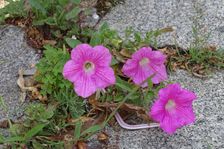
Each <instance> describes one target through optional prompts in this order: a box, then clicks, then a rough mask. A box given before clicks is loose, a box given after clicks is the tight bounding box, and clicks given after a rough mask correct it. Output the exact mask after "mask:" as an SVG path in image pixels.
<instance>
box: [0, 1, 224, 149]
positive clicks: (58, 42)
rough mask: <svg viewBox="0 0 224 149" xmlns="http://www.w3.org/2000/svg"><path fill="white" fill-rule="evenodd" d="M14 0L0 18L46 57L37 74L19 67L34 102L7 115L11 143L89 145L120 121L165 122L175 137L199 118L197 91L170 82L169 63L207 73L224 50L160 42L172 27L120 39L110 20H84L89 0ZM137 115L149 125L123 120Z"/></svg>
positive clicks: (219, 63)
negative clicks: (27, 74) (17, 115)
mask: <svg viewBox="0 0 224 149" xmlns="http://www.w3.org/2000/svg"><path fill="white" fill-rule="evenodd" d="M9 2H10V3H9V4H8V5H7V6H6V7H5V8H3V9H1V10H0V14H3V15H0V16H1V17H2V18H1V21H3V22H8V23H14V24H17V25H20V26H23V27H25V28H26V29H27V30H28V31H27V37H28V42H31V45H32V46H34V47H37V48H40V49H41V50H42V51H43V56H42V58H41V60H40V61H39V63H38V64H37V65H36V69H37V71H36V72H35V74H34V76H33V77H31V78H23V72H22V71H20V77H19V80H18V82H17V83H18V85H19V87H20V88H21V89H22V91H24V93H27V95H28V96H29V98H30V99H32V100H36V101H35V102H32V103H30V104H29V105H28V106H27V108H26V109H25V113H24V119H23V120H20V121H12V120H10V118H9V117H7V120H6V123H7V125H8V127H9V132H10V135H9V136H8V137H5V136H3V135H0V143H2V144H4V145H5V147H7V148H34V149H39V148H66V149H70V148H87V144H86V141H87V140H88V139H89V138H90V137H91V136H92V135H93V134H96V133H98V134H99V136H100V137H99V140H101V141H106V140H107V139H108V137H107V135H106V134H105V133H101V130H103V129H104V127H105V126H106V125H109V124H110V123H113V122H114V121H115V120H116V121H117V122H118V124H119V125H120V126H121V127H123V128H126V129H130V130H133V129H134V130H135V129H144V128H153V127H160V128H161V129H162V130H163V131H164V132H165V133H168V134H173V133H175V131H176V129H178V128H180V127H183V126H185V125H187V124H191V123H193V122H194V121H195V115H194V112H193V107H192V102H193V101H194V100H195V99H196V95H195V94H194V93H193V92H191V91H189V90H187V89H184V88H182V87H181V85H180V84H178V83H176V82H168V81H167V78H168V72H169V69H167V68H170V70H173V69H175V68H176V67H180V68H184V69H188V70H190V71H192V72H193V73H195V72H196V75H197V74H199V75H201V74H203V73H204V70H205V68H206V70H207V68H211V67H214V66H215V67H220V68H221V67H223V59H222V57H221V56H223V54H222V53H219V52H218V51H216V50H212V48H211V47H207V46H204V44H203V45H199V43H200V42H199V41H196V42H195V44H193V45H192V47H191V48H190V49H189V50H181V49H180V48H178V47H177V46H166V47H163V48H160V47H158V44H157V38H158V37H159V36H160V35H161V34H163V33H166V32H170V31H172V28H164V29H158V30H154V31H149V32H147V33H146V34H145V35H143V36H142V35H141V34H140V33H139V32H136V31H134V30H133V29H132V28H127V29H126V31H125V36H124V38H121V37H120V36H119V35H118V33H117V31H116V30H112V29H110V28H109V26H108V25H107V24H101V25H100V26H99V27H98V28H97V27H96V26H95V25H94V26H88V25H83V21H84V19H83V18H85V16H88V15H89V14H90V12H89V10H90V9H87V8H86V7H85V9H83V7H84V6H83V5H84V4H86V3H82V2H81V1H80V0H71V1H69V0H54V1H47V2H46V1H39V0H38V1H37V0H28V1H22V0H21V1H15V2H14V1H9ZM109 2H112V1H109ZM114 2H115V3H116V1H114ZM101 3H102V1H98V4H101ZM96 4H97V3H96ZM111 4H113V3H111ZM97 6H98V5H97ZM24 7H25V8H26V9H20V10H21V12H20V11H15V10H16V9H18V8H24ZM18 17H19V18H18ZM97 24H98V23H97ZM195 39H197V38H195ZM197 50H198V51H200V52H198V51H197ZM201 65H202V66H203V68H201V69H200V70H198V69H196V68H194V66H195V67H196V66H197V68H198V67H199V66H201ZM183 66H184V67H183ZM192 66H193V67H192ZM195 69H196V70H195ZM201 70H202V71H203V73H201V72H200V71H201ZM24 79H27V80H29V82H30V83H29V86H28V84H26V83H25V82H27V81H24ZM0 101H1V102H0V103H1V105H2V107H3V109H4V110H5V111H7V107H6V106H5V105H4V102H3V99H2V98H0ZM133 115H134V116H136V117H138V118H140V119H141V120H143V122H144V123H143V124H139V123H138V122H136V125H129V124H126V123H125V122H124V121H123V118H122V117H123V116H133Z"/></svg>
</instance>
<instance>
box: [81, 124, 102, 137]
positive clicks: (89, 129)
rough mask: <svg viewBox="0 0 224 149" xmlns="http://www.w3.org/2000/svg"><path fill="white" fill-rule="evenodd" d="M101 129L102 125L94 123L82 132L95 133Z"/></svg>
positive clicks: (84, 133) (83, 133)
mask: <svg viewBox="0 0 224 149" xmlns="http://www.w3.org/2000/svg"><path fill="white" fill-rule="evenodd" d="M101 129H102V127H101V126H100V125H94V126H91V127H89V128H88V129H86V130H85V131H83V132H82V133H81V136H83V135H86V134H88V133H95V132H97V131H99V130H101Z"/></svg>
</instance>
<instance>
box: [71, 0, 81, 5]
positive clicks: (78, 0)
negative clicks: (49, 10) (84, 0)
mask: <svg viewBox="0 0 224 149" xmlns="http://www.w3.org/2000/svg"><path fill="white" fill-rule="evenodd" d="M71 1H72V3H74V4H76V5H78V4H80V2H81V0H71Z"/></svg>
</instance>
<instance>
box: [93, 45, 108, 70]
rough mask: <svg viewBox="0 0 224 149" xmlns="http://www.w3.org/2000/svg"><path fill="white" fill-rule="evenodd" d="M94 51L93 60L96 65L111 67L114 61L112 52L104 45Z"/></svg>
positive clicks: (96, 47)
mask: <svg viewBox="0 0 224 149" xmlns="http://www.w3.org/2000/svg"><path fill="white" fill-rule="evenodd" d="M93 49H94V55H93V59H94V61H95V63H96V64H98V65H100V66H109V65H110V63H111V59H112V56H111V54H110V51H109V50H108V49H107V48H106V47H104V46H102V45H99V46H95V47H94V48H93Z"/></svg>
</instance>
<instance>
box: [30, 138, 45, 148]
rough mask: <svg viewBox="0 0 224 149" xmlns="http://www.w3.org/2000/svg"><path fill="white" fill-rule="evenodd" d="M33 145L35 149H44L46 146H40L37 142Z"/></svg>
mask: <svg viewBox="0 0 224 149" xmlns="http://www.w3.org/2000/svg"><path fill="white" fill-rule="evenodd" d="M32 145H33V148H34V149H43V148H44V146H43V145H42V144H40V143H39V142H37V141H36V140H34V141H32Z"/></svg>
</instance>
